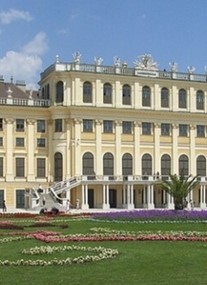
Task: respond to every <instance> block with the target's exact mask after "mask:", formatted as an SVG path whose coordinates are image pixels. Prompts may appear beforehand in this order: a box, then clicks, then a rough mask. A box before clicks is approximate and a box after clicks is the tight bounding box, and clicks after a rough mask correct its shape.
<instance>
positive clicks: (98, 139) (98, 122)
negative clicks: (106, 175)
mask: <svg viewBox="0 0 207 285" xmlns="http://www.w3.org/2000/svg"><path fill="white" fill-rule="evenodd" d="M102 124H103V121H102V120H96V121H95V133H96V157H95V172H96V175H103V163H100V158H101V157H102V143H101V142H102V140H101V138H102Z"/></svg>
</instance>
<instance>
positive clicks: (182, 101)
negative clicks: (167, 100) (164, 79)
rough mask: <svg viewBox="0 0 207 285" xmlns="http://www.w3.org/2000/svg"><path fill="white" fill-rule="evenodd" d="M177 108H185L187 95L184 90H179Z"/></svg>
mask: <svg viewBox="0 0 207 285" xmlns="http://www.w3.org/2000/svg"><path fill="white" fill-rule="evenodd" d="M179 108H187V94H186V90H185V89H180V90H179Z"/></svg>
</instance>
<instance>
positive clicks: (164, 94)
mask: <svg viewBox="0 0 207 285" xmlns="http://www.w3.org/2000/svg"><path fill="white" fill-rule="evenodd" d="M161 107H162V108H169V90H168V89H167V88H166V87H164V88H162V89H161Z"/></svg>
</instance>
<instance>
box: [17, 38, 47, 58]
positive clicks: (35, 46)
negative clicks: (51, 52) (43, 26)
mask: <svg viewBox="0 0 207 285" xmlns="http://www.w3.org/2000/svg"><path fill="white" fill-rule="evenodd" d="M47 48H48V46H47V39H46V35H45V33H43V32H40V33H38V34H37V35H36V36H35V37H34V38H33V39H32V40H31V41H30V42H29V43H28V44H26V45H25V46H24V47H23V51H24V52H25V53H27V54H37V55H42V54H44V53H45V52H46V50H47Z"/></svg>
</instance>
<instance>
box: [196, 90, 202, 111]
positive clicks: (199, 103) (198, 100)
mask: <svg viewBox="0 0 207 285" xmlns="http://www.w3.org/2000/svg"><path fill="white" fill-rule="evenodd" d="M196 109H197V110H204V93H203V91H202V90H198V91H197V93H196Z"/></svg>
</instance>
